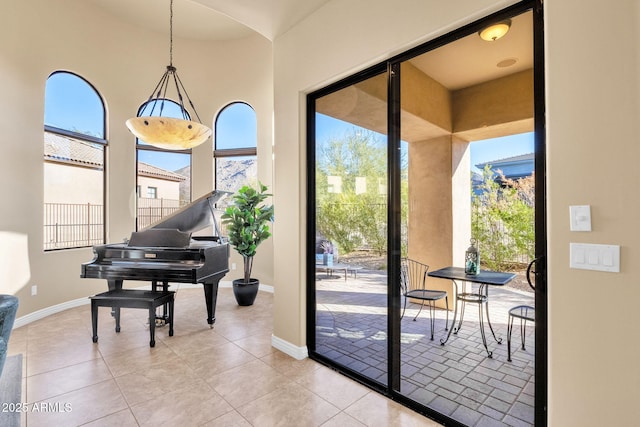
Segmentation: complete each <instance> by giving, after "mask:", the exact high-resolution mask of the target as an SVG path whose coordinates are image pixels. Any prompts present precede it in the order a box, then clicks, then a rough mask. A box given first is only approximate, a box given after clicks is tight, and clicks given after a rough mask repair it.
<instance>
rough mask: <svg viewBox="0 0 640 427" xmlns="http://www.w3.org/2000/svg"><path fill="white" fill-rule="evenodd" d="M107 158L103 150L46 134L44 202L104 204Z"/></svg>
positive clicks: (89, 144)
mask: <svg viewBox="0 0 640 427" xmlns="http://www.w3.org/2000/svg"><path fill="white" fill-rule="evenodd" d="M103 159H104V152H103V150H102V148H101V147H97V146H96V145H93V144H91V143H89V142H86V141H80V140H77V139H74V138H69V137H66V136H61V135H58V134H55V133H50V132H45V133H44V160H45V161H44V202H45V203H91V204H92V205H102V204H103V203H104V200H103V196H102V191H96V189H100V190H102V187H103V169H104V162H103ZM69 166H74V167H69ZM70 182H73V186H74V188H73V189H71V188H70V187H69V183H70Z"/></svg>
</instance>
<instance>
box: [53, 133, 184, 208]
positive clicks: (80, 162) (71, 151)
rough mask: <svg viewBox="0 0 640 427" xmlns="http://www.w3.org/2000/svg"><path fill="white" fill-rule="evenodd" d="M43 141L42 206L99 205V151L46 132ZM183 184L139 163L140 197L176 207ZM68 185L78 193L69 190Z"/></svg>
mask: <svg viewBox="0 0 640 427" xmlns="http://www.w3.org/2000/svg"><path fill="white" fill-rule="evenodd" d="M44 141H45V144H44V159H45V166H44V183H45V184H44V185H45V191H44V194H45V200H44V202H45V203H91V204H96V205H102V204H103V202H104V201H103V197H102V192H97V191H95V189H96V188H100V189H101V188H102V186H103V183H102V180H103V168H104V164H103V158H104V153H103V150H102V147H100V146H98V144H96V145H94V144H91V143H90V142H86V141H80V140H77V139H74V138H70V137H66V136H62V135H58V134H54V133H50V132H45V134H44ZM69 166H75V167H72V168H70V167H69ZM186 180H187V177H185V176H183V175H180V174H178V173H175V172H171V171H168V170H165V169H162V168H159V167H156V166H153V165H150V164H147V163H142V162H138V196H139V197H142V198H152V199H166V200H173V201H176V203H177V201H178V200H180V184H181V183H182V182H184V181H186ZM69 182H73V183H74V187H75V190H77V191H73V190H72V189H70V187H69ZM176 206H177V204H176Z"/></svg>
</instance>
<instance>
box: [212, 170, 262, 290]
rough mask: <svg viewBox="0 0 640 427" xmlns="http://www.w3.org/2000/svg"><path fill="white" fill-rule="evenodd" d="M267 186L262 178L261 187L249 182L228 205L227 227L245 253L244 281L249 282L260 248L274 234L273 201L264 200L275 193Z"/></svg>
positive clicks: (236, 246) (233, 241)
mask: <svg viewBox="0 0 640 427" xmlns="http://www.w3.org/2000/svg"><path fill="white" fill-rule="evenodd" d="M266 191H267V186H266V185H263V184H262V183H260V182H258V189H255V188H253V187H251V186H249V185H245V186H243V187H242V188H240V190H238V192H237V193H236V194H234V196H233V204H231V205H230V206H228V207H227V208H226V209H225V212H224V214H223V215H222V223H223V224H224V225H225V226H226V228H227V233H228V237H229V243H230V244H231V246H233V248H234V249H235V250H236V251H237V252H238V253H239V254H240V255H242V259H243V261H244V283H249V280H250V278H251V270H252V268H253V257H254V256H255V254H256V249H257V248H258V246H259V245H260V243H262V242H263V241H265V240H266V239H268V238H269V237H270V236H271V232H270V231H269V223H270V222H272V221H273V205H266V204H264V203H263V202H264V200H265V199H267V198H268V197H269V196H271V194H268V193H267V192H266Z"/></svg>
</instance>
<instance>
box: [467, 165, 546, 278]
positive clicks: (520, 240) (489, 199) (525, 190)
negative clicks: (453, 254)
mask: <svg viewBox="0 0 640 427" xmlns="http://www.w3.org/2000/svg"><path fill="white" fill-rule="evenodd" d="M479 190H480V194H472V202H471V208H472V217H471V233H472V236H473V237H474V238H475V239H477V240H478V242H480V252H481V254H482V256H481V257H480V259H481V262H482V263H483V264H484V265H485V266H486V267H487V268H489V269H492V270H495V269H509V268H510V267H511V266H513V265H515V264H517V262H516V260H517V259H519V258H522V257H524V259H525V260H527V259H533V257H534V242H535V227H534V221H535V218H534V214H535V205H534V195H535V186H534V177H533V175H532V176H529V177H526V178H520V179H509V178H506V177H505V176H504V174H503V173H502V172H501V171H497V173H494V172H493V171H492V170H491V168H490V166H489V165H487V166H486V167H485V169H484V171H483V176H482V184H481V185H480V186H479Z"/></svg>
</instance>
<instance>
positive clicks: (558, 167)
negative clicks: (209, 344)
mask: <svg viewBox="0 0 640 427" xmlns="http://www.w3.org/2000/svg"><path fill="white" fill-rule="evenodd" d="M511 3H514V2H513V1H496V0H486V1H462V2H449V3H447V4H446V5H443V4H442V2H439V1H423V0H420V1H418V0H397V1H394V2H386V1H376V2H371V1H367V0H334V1H332V2H330V3H329V4H327V5H326V6H325V7H323V8H321V9H320V10H318V11H317V12H316V13H314V15H312V16H311V17H309V18H308V19H306V20H305V21H304V22H303V23H301V24H300V25H298V26H296V27H295V28H293V29H292V30H291V31H289V32H288V33H287V34H285V35H284V36H282V37H280V38H279V39H276V41H275V46H274V53H275V112H276V114H275V119H276V121H275V131H276V134H275V135H276V139H275V141H276V145H275V155H276V165H277V164H280V163H282V164H287V165H288V167H287V168H276V170H275V192H276V206H278V208H279V209H280V211H285V212H284V214H283V215H282V216H280V218H279V219H281V220H283V219H284V220H285V221H284V222H285V223H286V224H287V231H288V232H287V233H277V234H276V236H275V243H276V252H277V254H278V256H277V257H276V259H275V264H274V266H275V281H276V283H277V284H278V292H277V293H276V299H275V306H276V310H275V313H274V316H275V322H274V323H275V331H274V333H275V335H276V336H278V337H281V338H282V339H284V340H287V341H289V342H291V343H294V344H295V345H298V346H304V345H305V332H304V326H305V318H304V301H305V297H306V295H305V280H304V247H303V242H304V236H305V227H306V223H305V218H306V216H305V215H306V212H305V208H306V203H305V194H304V182H305V177H306V171H305V170H304V159H305V138H304V132H305V125H304V117H305V116H304V114H305V109H304V106H305V104H304V99H305V97H304V94H305V93H308V92H310V91H312V90H314V89H317V88H319V87H322V86H325V85H326V84H328V83H331V82H333V81H336V80H337V79H339V78H341V77H344V76H346V75H349V74H352V73H354V72H355V71H358V70H361V69H363V68H365V67H366V66H367V65H371V64H374V63H377V62H379V61H380V60H383V59H384V58H387V57H389V56H391V55H392V54H395V53H398V52H401V51H403V50H406V49H407V48H410V47H412V46H415V45H416V44H419V43H420V42H423V41H426V40H429V39H432V38H434V37H435V36H437V35H440V34H443V33H446V32H447V31H448V30H450V29H452V28H455V27H458V26H460V25H463V24H466V23H469V22H471V21H473V20H474V19H476V18H479V17H481V16H483V15H486V14H487V13H489V12H491V11H496V10H499V9H501V8H502V7H505V6H507V5H508V4H511ZM545 9H546V10H545V31H546V65H545V73H546V83H547V88H546V89H547V99H546V109H547V149H548V153H547V158H548V173H547V185H548V191H547V195H548V212H547V215H548V222H549V229H548V255H549V274H548V279H549V291H548V293H549V318H548V320H549V329H548V330H549V342H548V346H549V354H548V356H549V374H550V378H549V381H548V383H549V425H552V426H563V427H564V426H601V425H633V424H634V423H637V419H638V418H639V417H640V406H638V405H637V401H638V390H640V363H638V361H639V360H640V348H639V345H638V344H637V339H636V338H635V337H636V336H637V334H636V332H635V322H634V320H635V319H634V314H635V313H637V307H636V305H637V302H638V301H639V300H640V286H638V285H637V279H636V277H635V275H634V272H633V270H632V268H633V266H634V261H633V260H634V259H635V258H636V257H637V252H638V250H639V247H640V243H639V242H640V233H639V232H638V229H639V228H638V226H637V221H636V219H637V217H638V214H637V211H636V209H638V208H640V196H639V195H638V193H637V191H636V190H635V187H636V184H637V183H638V182H639V181H640V168H638V167H637V163H638V158H640V156H639V155H640V144H638V143H637V141H636V140H637V135H638V133H639V129H638V126H640V124H639V122H638V119H637V118H638V116H639V114H640V107H639V102H638V100H639V96H640V88H639V84H640V81H639V79H640V70H639V69H638V68H639V63H640V52H639V51H638V44H639V43H638V42H639V40H638V34H639V31H640V16H639V13H640V11H639V9H638V2H637V1H635V0H621V1H618V2H614V3H611V2H608V3H607V2H600V1H596V0H586V1H585V0H582V1H579V0H563V1H558V0H547V1H545ZM434 10H437V11H438V13H433V11H434ZM607 23H608V24H610V26H609V27H608V29H607V30H606V31H597V30H596V29H599V28H603V26H604V25H606V24H607ZM319 35H321V37H320V36H319ZM291 165H298V166H294V167H291ZM572 204H589V205H591V207H592V220H593V231H592V232H590V233H576V232H573V233H572V232H570V231H569V218H568V211H569V209H568V206H569V205H572ZM283 216H284V217H285V218H283ZM569 242H590V243H606V244H618V245H621V258H622V265H621V272H620V273H601V272H592V271H580V270H573V269H569V267H568V265H569ZM296 261H297V262H296ZM609 295H610V298H606V297H605V296H609Z"/></svg>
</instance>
